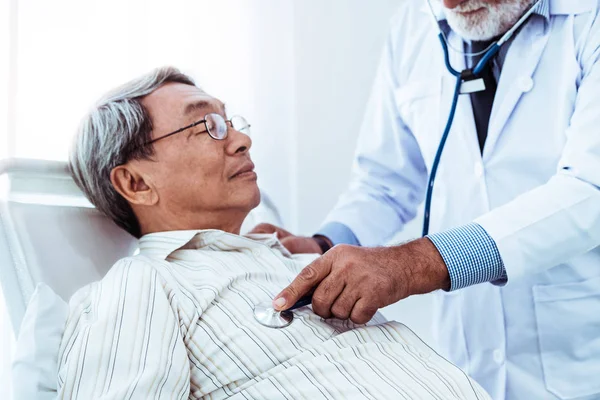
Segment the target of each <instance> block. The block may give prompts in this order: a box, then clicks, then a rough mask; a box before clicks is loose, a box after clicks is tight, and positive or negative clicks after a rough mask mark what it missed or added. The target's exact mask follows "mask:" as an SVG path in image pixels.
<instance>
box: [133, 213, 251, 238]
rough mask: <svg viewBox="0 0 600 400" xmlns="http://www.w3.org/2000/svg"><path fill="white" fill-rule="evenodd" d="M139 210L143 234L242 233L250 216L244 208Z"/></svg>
mask: <svg viewBox="0 0 600 400" xmlns="http://www.w3.org/2000/svg"><path fill="white" fill-rule="evenodd" d="M148 211H149V210H143V211H137V210H136V214H137V215H138V220H139V221H140V227H141V232H142V235H146V234H149V233H156V232H167V231H187V230H201V229H218V230H221V231H224V232H229V233H233V234H235V235H239V234H240V230H241V227H242V223H243V222H244V219H245V218H246V217H247V216H248V213H249V212H248V211H244V210H222V211H212V212H196V213H173V212H156V210H154V211H155V212H154V213H151V212H148Z"/></svg>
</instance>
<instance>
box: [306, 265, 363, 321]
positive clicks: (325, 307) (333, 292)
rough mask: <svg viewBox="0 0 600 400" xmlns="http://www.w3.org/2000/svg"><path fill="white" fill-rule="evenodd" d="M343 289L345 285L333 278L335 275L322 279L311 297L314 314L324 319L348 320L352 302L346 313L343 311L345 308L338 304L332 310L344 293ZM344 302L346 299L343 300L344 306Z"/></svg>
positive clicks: (336, 277)
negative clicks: (333, 317)
mask: <svg viewBox="0 0 600 400" xmlns="http://www.w3.org/2000/svg"><path fill="white" fill-rule="evenodd" d="M345 288H346V283H345V282H344V280H342V279H340V277H338V276H335V274H330V275H328V276H327V277H326V278H325V279H323V281H322V282H321V283H320V284H319V286H317V288H316V289H315V292H314V293H313V296H312V309H313V311H314V313H315V314H317V315H318V316H320V317H323V318H325V319H327V318H331V317H332V316H335V317H336V318H339V319H348V317H349V316H350V311H352V306H353V305H354V302H353V303H352V304H350V306H349V308H348V310H347V313H346V311H345V310H344V308H345V307H343V306H342V303H340V304H338V305H337V307H335V309H334V305H335V304H336V303H337V302H338V300H339V299H340V296H341V295H342V293H344V289H345ZM346 297H347V296H346ZM346 302H347V299H344V304H345V303H346ZM345 314H347V315H345Z"/></svg>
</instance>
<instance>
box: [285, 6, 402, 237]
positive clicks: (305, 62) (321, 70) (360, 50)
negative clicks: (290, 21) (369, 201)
mask: <svg viewBox="0 0 600 400" xmlns="http://www.w3.org/2000/svg"><path fill="white" fill-rule="evenodd" d="M399 1H400V0H377V1H363V0H328V1H319V0H308V1H306V0H303V1H297V2H294V19H295V27H294V28H295V29H294V40H295V50H296V53H295V56H296V63H295V64H296V74H295V79H296V85H297V92H296V94H297V102H296V116H297V125H296V126H297V129H298V139H297V142H298V146H297V148H296V151H297V153H298V156H297V157H298V170H297V188H298V205H297V209H298V217H299V219H298V231H299V232H301V233H304V234H310V233H313V232H314V231H315V230H316V229H318V228H319V225H320V224H321V222H322V221H323V219H324V217H325V215H326V214H327V212H328V211H329V210H330V209H331V207H333V205H334V204H335V202H336V200H337V198H338V196H339V194H340V193H341V192H342V191H343V190H344V189H345V188H346V186H347V183H348V181H349V178H350V167H351V164H352V157H353V154H354V148H355V144H356V138H357V136H358V131H359V127H360V124H361V121H362V118H363V114H364V108H365V104H366V102H367V97H368V95H369V92H370V88H371V83H372V81H373V78H374V74H375V69H376V67H377V64H378V61H379V56H380V55H381V52H382V49H383V43H384V39H385V36H386V34H387V32H388V21H389V19H390V18H391V16H392V14H393V13H394V12H395V11H396V9H397V7H398V4H399Z"/></svg>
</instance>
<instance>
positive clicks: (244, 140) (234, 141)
mask: <svg viewBox="0 0 600 400" xmlns="http://www.w3.org/2000/svg"><path fill="white" fill-rule="evenodd" d="M250 147H252V139H250V136H248V135H246V134H245V133H242V132H240V131H236V130H235V129H233V128H230V129H229V133H228V134H227V145H226V147H225V150H226V151H227V153H229V154H231V155H233V154H237V153H245V152H247V151H248V150H250Z"/></svg>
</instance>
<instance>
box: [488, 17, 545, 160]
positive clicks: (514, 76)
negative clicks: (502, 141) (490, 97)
mask: <svg viewBox="0 0 600 400" xmlns="http://www.w3.org/2000/svg"><path fill="white" fill-rule="evenodd" d="M536 22H537V23H533V24H532V23H529V24H526V25H525V26H524V27H523V31H522V32H520V33H519V34H517V36H516V37H515V38H514V41H513V43H512V44H511V46H510V49H509V50H508V54H507V57H506V61H505V63H504V66H503V67H502V73H501V74H500V82H499V84H498V89H497V91H496V97H495V99H494V106H493V108H492V115H491V117H490V126H489V129H488V137H487V139H486V143H485V147H484V153H483V158H484V159H486V158H487V157H488V156H489V154H491V152H492V151H493V149H494V146H495V145H496V142H497V141H498V137H499V136H500V134H501V132H502V130H503V129H504V127H505V125H506V123H507V121H508V119H509V118H510V116H511V114H512V112H513V111H514V109H515V107H516V106H517V104H518V102H519V99H520V98H521V96H522V95H523V93H525V92H527V91H529V90H531V84H532V82H534V81H532V79H533V73H534V72H535V69H536V68H537V66H538V64H539V62H540V59H541V57H542V54H543V52H544V49H545V48H546V44H547V43H548V38H549V37H550V34H549V32H546V33H545V34H544V24H543V23H541V21H536Z"/></svg>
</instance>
